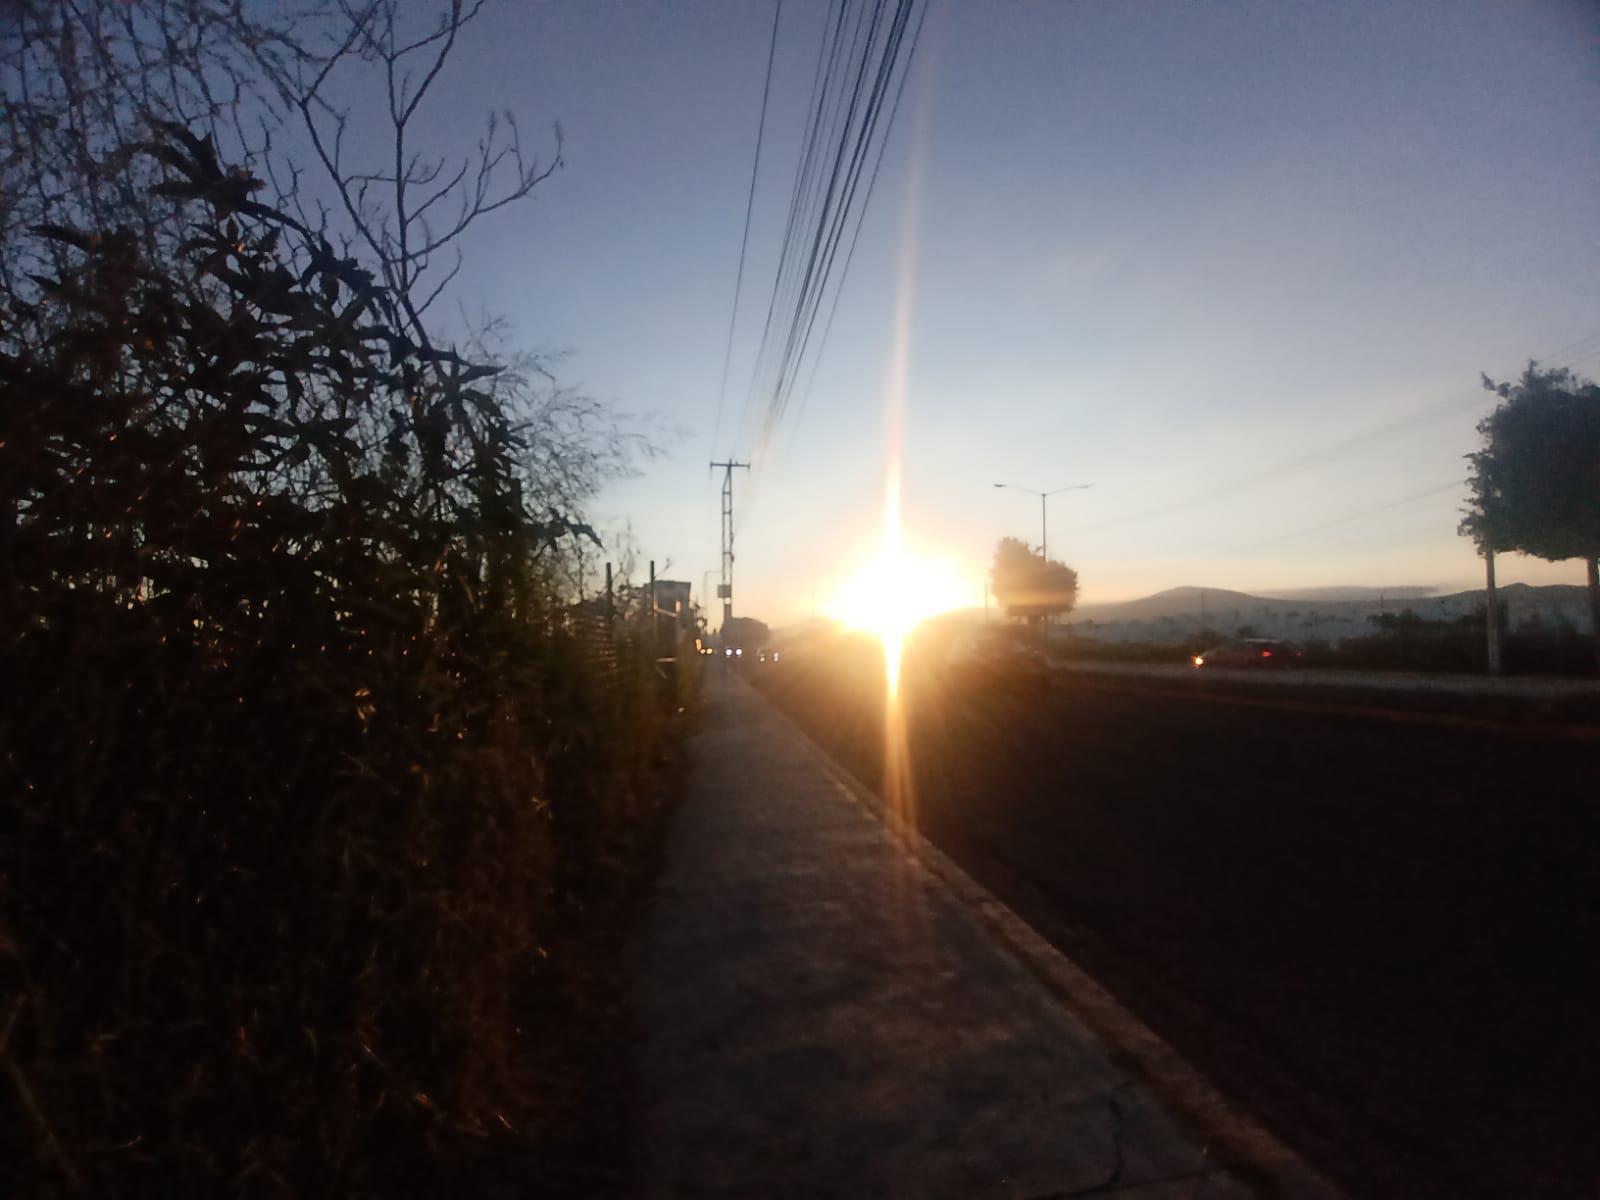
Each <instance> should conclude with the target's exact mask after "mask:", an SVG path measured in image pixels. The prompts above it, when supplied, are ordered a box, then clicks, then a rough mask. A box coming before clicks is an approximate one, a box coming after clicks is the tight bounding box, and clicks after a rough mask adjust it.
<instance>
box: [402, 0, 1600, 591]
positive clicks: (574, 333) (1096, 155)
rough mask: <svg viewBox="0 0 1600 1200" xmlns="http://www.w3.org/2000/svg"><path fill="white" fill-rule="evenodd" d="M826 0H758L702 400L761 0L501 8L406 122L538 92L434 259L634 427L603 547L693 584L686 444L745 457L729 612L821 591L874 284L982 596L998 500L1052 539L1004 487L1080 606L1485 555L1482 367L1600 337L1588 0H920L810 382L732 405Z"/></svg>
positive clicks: (1578, 577) (1580, 358)
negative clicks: (557, 145) (548, 143)
mask: <svg viewBox="0 0 1600 1200" xmlns="http://www.w3.org/2000/svg"><path fill="white" fill-rule="evenodd" d="M826 7H827V6H826V4H825V3H824V2H823V0H787V2H786V3H785V4H784V6H783V13H782V20H781V23H780V26H779V32H778V40H777V51H776V57H775V65H774V73H773V79H772V93H771V99H770V108H769V113H768V124H767V131H766V137H765V139H764V141H763V143H762V151H761V153H762V159H761V170H760V174H759V176H758V179H757V184H756V192H755V202H754V216H753V220H752V225H751V231H750V246H749V253H748V257H747V261H746V274H745V281H744V290H743V296H742V300H741V306H740V310H739V320H738V324H737V327H736V330H735V337H734V341H733V350H732V369H731V372H730V385H729V387H728V389H727V393H726V396H725V398H724V400H723V404H722V406H721V412H722V416H721V421H720V433H717V435H716V436H715V437H714V433H716V431H717V429H718V412H719V396H718V392H719V386H718V385H719V381H720V379H721V377H722V369H723V361H724V353H725V350H726V347H727V344H728V343H727V337H728V326H729V318H730V312H731V310H732V305H733V299H734V284H735V274H736V270H737V266H738V258H739V247H740V234H741V229H742V223H743V219H744V209H745V200H746V194H747V189H748V188H749V186H750V173H751V164H752V156H753V154H754V152H755V148H756V132H757V119H758V115H759V107H760V102H761V94H762V84H763V78H764V72H765V66H766V54H767V47H768V39H769V37H770V36H771V30H772V18H773V6H772V5H771V4H770V3H767V2H765V0H700V2H693V3H682V4H671V5H669V4H662V3H629V2H617V3H604V4H597V3H590V2H588V0H560V2H556V0H546V2H538V3H526V4H514V5H506V6H504V7H502V8H500V9H498V10H494V11H492V12H490V13H488V14H486V16H485V17H484V19H483V20H482V21H481V22H480V24H479V25H478V26H476V27H475V29H474V30H472V31H471V33H470V35H469V36H468V37H467V38H465V39H464V41H463V45H462V52H461V56H460V59H459V60H458V61H457V63H456V64H455V65H454V67H453V70H452V73H451V74H450V75H449V76H447V77H446V78H444V79H443V80H442V83H441V87H442V91H441V93H440V104H439V106H438V107H437V108H436V109H435V110H433V113H432V116H431V117H430V118H429V119H430V122H431V123H432V124H431V128H430V129H429V130H425V131H424V132H431V133H432V134H433V135H434V136H436V137H440V138H448V137H452V136H459V135H460V134H461V133H462V132H464V131H466V130H469V129H471V128H472V127H473V123H474V121H475V120H476V118H477V116H478V115H479V114H481V113H482V112H483V111H485V110H487V109H489V108H495V109H506V108H509V109H511V110H513V111H515V112H516V114H517V116H518V118H519V123H520V126H521V128H522V130H523V131H524V136H525V137H526V138H528V139H529V140H530V141H532V140H536V139H537V138H538V137H539V136H541V134H543V133H544V131H546V130H548V129H549V128H550V124H551V122H554V121H559V122H560V123H561V126H562V129H563V131H564V135H565V151H564V161H565V166H564V167H563V169H562V170H561V171H559V172H557V173H556V174H555V175H554V176H553V177H552V178H551V179H550V180H549V181H548V182H547V183H545V184H544V185H542V186H541V187H540V189H539V190H538V191H537V192H536V193H535V196H534V198H532V199H531V200H529V201H528V202H526V203H525V204H523V205H521V206H518V207H513V208H510V209H507V210H504V211H503V212H501V213H498V214H495V215H494V216H493V217H491V218H489V219H488V220H486V221H485V222H484V223H483V224H482V225H480V226H479V227H477V228H476V229H474V230H473V231H472V234H471V237H470V239H469V241H468V242H467V243H466V247H465V249H466V253H467V266H466V269H465V271H464V272H463V275H462V277H461V278H460V280H459V281H458V283H457V285H456V289H455V293H456V296H457V298H459V299H460V300H462V301H463V302H465V303H467V304H468V305H469V306H470V307H473V308H474V309H478V308H481V309H484V310H488V311H492V312H498V313H501V314H503V315H504V316H505V317H506V318H507V319H508V321H509V322H510V326H511V329H512V331H513V341H514V343H515V344H518V345H521V346H526V347H529V348H533V349H538V350H541V351H544V352H547V353H552V354H559V355H560V356H561V357H560V361H559V366H558V368H557V370H558V374H559V376H560V378H561V381H562V382H563V384H566V385H570V386H572V387H575V388H578V389H580V390H582V391H584V392H586V393H588V394H590V395H592V396H594V397H596V398H599V399H601V400H604V401H607V402H609V403H611V404H613V405H615V406H616V407H617V408H618V409H620V410H623V411H625V412H627V413H629V414H633V415H634V416H635V417H636V419H637V420H638V421H640V422H641V423H642V424H643V425H644V426H646V427H648V428H649V429H651V430H654V431H655V437H656V440H657V441H658V442H659V444H660V445H661V448H662V450H663V452H664V453H663V454H662V456H660V457H659V458H657V459H654V460H652V461H650V462H648V463H644V464H642V469H641V472H640V473H639V474H638V475H637V476H636V477H634V478H632V479H629V480H625V481H620V482H618V483H616V484H614V485H612V486H610V487H608V488H607V489H606V490H605V491H604V492H603V493H602V494H601V495H600V496H599V497H598V498H597V500H596V503H595V515H596V516H597V517H598V518H599V522H600V524H601V525H602V527H603V528H605V529H606V530H607V531H609V535H610V536H611V537H612V538H613V540H612V542H611V545H612V547H613V549H615V547H616V545H617V543H616V541H615V537H616V535H617V534H618V533H619V532H621V531H624V530H626V531H628V535H629V536H631V538H632V539H633V541H634V543H635V545H636V546H637V548H638V553H639V556H640V558H641V559H650V558H653V559H655V560H656V562H657V568H658V571H659V572H660V573H661V574H662V575H664V576H670V577H674V578H680V579H687V580H689V581H690V582H691V583H692V585H693V586H694V588H695V589H696V591H697V592H698V591H699V590H700V589H701V587H702V585H703V583H705V582H707V580H708V579H709V581H710V582H711V583H713V584H714V582H715V578H716V574H715V572H716V568H717V566H718V563H719V532H720V530H719V511H720V510H719V489H720V484H721V479H720V474H717V475H714V474H713V473H712V472H711V471H710V470H709V469H708V466H707V464H708V462H709V461H710V460H711V459H713V458H716V459H724V458H727V457H729V456H730V455H731V456H735V457H737V458H740V459H748V458H750V457H751V456H752V455H755V456H756V457H755V462H756V467H755V470H753V471H752V472H749V473H745V472H741V473H739V475H738V476H736V478H735V504H736V511H737V513H738V517H739V520H738V542H737V553H738V559H737V566H736V576H735V577H736V599H735V606H736V611H737V612H740V613H743V614H747V615H753V616H757V617H761V618H763V619H767V620H769V621H771V622H773V623H783V622H787V621H791V620H794V619H798V618H803V617H805V616H807V615H810V614H812V613H814V612H817V611H819V610H822V609H823V608H825V607H826V605H827V603H828V600H829V597H830V595H831V594H832V593H833V591H834V589H835V588H836V587H837V586H838V584H839V581H840V579H841V578H842V577H843V576H844V575H845V574H847V573H849V571H850V570H851V569H852V568H853V565H854V564H855V563H856V562H858V561H859V560H860V558H861V557H862V556H864V555H866V554H868V553H869V552H870V550H871V548H872V546H873V545H874V544H875V543H876V540H877V538H878V536H879V528H880V523H881V521H880V517H881V511H882V504H883V489H884V486H885V447H886V444H887V442H888V440H889V432H888V429H887V426H886V411H887V390H888V384H889V380H890V376H891V372H892V370H893V368H894V363H893V362H892V361H891V359H892V354H893V348H894V343H895V335H896V319H897V311H899V310H897V303H900V304H901V305H902V306H903V311H902V316H903V319H904V320H905V321H906V328H905V330H904V333H905V350H906V360H905V363H904V369H905V395H904V430H903V446H902V453H903V459H902V463H901V471H902V476H903V486H904V499H903V513H904V521H905V534H904V537H905V540H906V543H907V544H908V545H909V546H911V547H913V548H915V549H917V550H919V551H921V552H924V553H928V554H931V555H934V556H937V557H939V558H941V559H943V560H946V562H947V563H948V566H949V568H950V570H952V571H953V572H954V573H955V574H956V575H957V576H959V578H960V579H962V580H965V581H968V582H969V583H970V588H971V599H972V600H973V601H974V602H977V601H978V600H979V599H980V598H981V594H982V590H981V589H982V580H983V576H984V573H985V571H986V569H987V565H988V561H989V558H990V556H991V555H992V553H993V549H994V545H995V542H996V541H997V540H998V539H999V538H1000V537H1002V536H1017V537H1023V538H1026V539H1027V540H1029V541H1032V542H1037V541H1038V538H1039V505H1038V501H1037V500H1035V499H1033V498H1031V497H1029V496H1027V495H1024V494H1022V493H1021V492H1018V491H1012V490H1005V489H996V488H995V487H994V486H993V485H994V484H995V483H996V482H1007V483H1015V484H1019V485H1022V486H1024V487H1027V488H1033V489H1041V490H1043V489H1054V488H1058V487H1063V486H1065V485H1069V484H1092V485H1093V486H1092V487H1091V488H1088V489H1085V490H1081V491H1074V492H1068V493H1065V494H1063V495H1061V496H1058V497H1056V498H1055V499H1053V500H1052V501H1051V502H1050V514H1049V517H1050V536H1049V542H1050V550H1051V555H1052V557H1060V558H1064V559H1065V560H1066V561H1067V562H1068V563H1070V564H1071V565H1073V566H1074V567H1076V568H1077V570H1078V571H1079V575H1080V581H1081V592H1080V599H1081V600H1082V601H1083V602H1085V603H1091V602H1101V601H1109V600H1116V599H1123V598H1131V597H1135V596H1139V595H1144V594H1148V593H1151V592H1154V591H1158V590H1160V589H1163V588H1167V587H1173V586H1179V585H1204V586H1211V587H1227V588H1236V589H1239V590H1243V591H1253V590H1254V591H1267V590H1273V589H1287V588H1302V587H1314V586H1321V585H1338V584H1367V585H1373V586H1382V585H1389V586H1399V585H1418V584H1421V585H1433V586H1439V587H1445V588H1455V587H1466V586H1475V585H1478V584H1480V583H1481V578H1482V567H1481V563H1480V561H1479V560H1478V559H1477V558H1476V556H1475V553H1474V551H1473V548H1472V546H1471V544H1470V543H1469V542H1467V541H1466V540H1465V539H1463V538H1461V537H1459V536H1458V535H1457V534H1456V523H1457V521H1458V519H1459V515H1460V512H1459V510H1460V508H1461V505H1462V502H1463V496H1464V492H1465V489H1464V486H1463V485H1462V483H1461V481H1462V480H1463V479H1464V477H1465V473H1466V464H1465V462H1464V461H1463V456H1464V455H1466V454H1467V453H1468V452H1470V451H1471V450H1472V449H1474V447H1475V446H1476V444H1477V435H1476V433H1475V430H1474V425H1475V423H1476V421H1477V420H1478V419H1479V418H1480V417H1481V416H1482V415H1483V414H1484V413H1486V412H1487V411H1488V410H1489V408H1490V407H1491V405H1492V397H1490V396H1489V394H1488V393H1486V392H1483V391H1482V390H1481V389H1480V388H1479V387H1478V378H1479V372H1480V371H1487V372H1488V373H1489V374H1490V375H1492V376H1495V377H1497V378H1506V377H1511V376H1514V375H1515V374H1516V373H1517V372H1518V371H1519V370H1520V368H1521V366H1522V364H1523V363H1524V362H1525V361H1526V360H1527V359H1528V358H1530V357H1534V358H1538V359H1540V360H1541V361H1543V362H1546V363H1549V364H1552V365H1554V364H1567V363H1571V364H1573V365H1574V366H1575V367H1576V368H1577V369H1578V370H1579V371H1580V372H1587V373H1589V374H1590V375H1600V9H1597V8H1596V7H1595V6H1593V5H1591V4H1587V3H1583V2H1581V0H1567V2H1563V0H1545V2H1538V0H1530V2H1527V3H1516V4H1510V3H1504V2H1501V0H1496V2H1493V3H1476V2H1474V0H1453V2H1452V3H1450V4H1433V3H1421V2H1415V3H1368V2H1364V0H1346V2H1344V3H1339V4H1327V3H1320V2H1318V3H1293V2H1285V0H1273V2H1271V3H1259V4H1254V3H1226V4H1225V3H1189V2H1184V3H1159V2H1154V0H1151V2H1135V0H1129V2H1126V3H1124V2H1111V0H1102V2H1097V3H1088V2H1061V3H1004V2H1000V0H994V2H987V3H982V4H979V3H963V2H959V0H934V4H933V8H932V10H931V13H930V16H929V19H928V25H927V29H926V31H925V32H924V35H923V38H922V41H921V43H920V44H919V47H918V51H917V57H916V60H915V62H914V65H913V74H912V76H911V79H910V82H909V86H908V90H907V93H906V100H905V104H904V107H903V108H902V109H901V111H900V114H899V118H898V121H897V124H896V126H895V128H894V130H893V140H892V142H891V144H890V146H889V150H888V153H887V157H886V159H885V161H884V164H883V171H882V175H881V177H880V178H879V180H878V183H877V186H876V190H875V191H874V193H873V195H872V203H871V208H870V210H869V212H868V214H867V218H866V224H865V226H864V228H863V232H862V235H861V244H860V247H859V249H858V251H857V253H856V256H855V259H854V262H853V264H852V266H851V269H850V273H849V276H848V278H847V279H846V280H845V282H844V293H843V297H842V300H841V303H840V308H839V313H838V318H837V321H836V323H835V324H834V326H833V330H832V333H831V336H830V337H829V339H828V341H827V343H826V345H825V347H824V349H823V355H822V357H821V359H820V363H819V366H818V369H817V372H816V375H815V378H814V385H813V386H812V387H811V388H810V389H809V391H807V392H806V393H805V398H804V402H803V403H802V402H801V399H800V397H799V394H798V393H797V397H796V402H795V404H794V405H793V406H792V407H791V408H790V410H789V412H788V414H787V416H786V418H785V420H784V422H783V424H782V425H781V426H780V427H779V429H778V431H777V433H776V436H775V437H773V438H772V439H771V440H770V441H766V442H761V441H759V440H758V438H757V432H758V428H759V420H758V419H756V418H757V417H758V416H759V412H760V404H761V398H760V397H756V398H755V401H754V402H753V403H751V404H748V405H747V384H748V381H749V378H750V373H751V366H752V361H753V356H754V353H755V349H756V346H757V344H758V341H759V335H760V332H761V320H762V318H763V316H764V314H765V308H766V303H767V300H768V297H769V295H770V292H771V287H772V280H773V273H774V271H775V269H776V264H777V255H778V249H779V243H780V239H781V233H782V221H783V218H784V215H785V212H786V206H787V203H788V196H789V192H790V189H791V187H792V184H793V179H794V171H795V166H796V162H797V157H798V154H799V146H800V135H801V127H802V123H803V121H804V119H805V115H806V104H807V98H808V92H809V89H810V85H811V79H812V70H813V65H814V63H815V56H816V54H817V47H818V42H819V39H820V37H821V35H822V30H823V22H824V18H825V15H826ZM801 390H802V391H804V390H805V389H804V388H803V386H802V389H801ZM1419 414H1420V415H1419ZM707 572H710V573H711V574H710V575H709V577H708V576H707V574H706V573H707ZM1499 574H1500V578H1501V580H1502V581H1516V580H1523V581H1527V582H1532V583H1549V582H1570V583H1578V582H1581V581H1582V578H1583V571H1582V566H1581V564H1580V563H1577V562H1569V563H1560V564H1546V563H1542V562H1539V561H1537V560H1530V559H1524V558H1521V557H1519V556H1505V557H1503V558H1502V560H1501V562H1500V563H1499Z"/></svg>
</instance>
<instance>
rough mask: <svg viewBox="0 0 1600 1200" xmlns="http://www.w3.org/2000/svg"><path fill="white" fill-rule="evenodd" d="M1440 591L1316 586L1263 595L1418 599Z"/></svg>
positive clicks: (1310, 598)
mask: <svg viewBox="0 0 1600 1200" xmlns="http://www.w3.org/2000/svg"><path fill="white" fill-rule="evenodd" d="M1438 592H1439V589H1438V588H1436V587H1315V588H1275V589H1274V590H1272V591H1270V592H1262V593H1261V595H1262V597H1263V598H1264V599H1267V600H1302V601H1304V600H1321V601H1336V600H1377V599H1379V598H1387V599H1389V600H1416V599H1419V598H1421V597H1424V596H1434V595H1437V594H1438Z"/></svg>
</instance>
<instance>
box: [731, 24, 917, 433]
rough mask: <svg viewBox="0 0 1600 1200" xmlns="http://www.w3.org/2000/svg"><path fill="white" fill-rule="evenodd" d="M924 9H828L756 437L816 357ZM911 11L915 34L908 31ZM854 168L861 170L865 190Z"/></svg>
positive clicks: (767, 328)
mask: <svg viewBox="0 0 1600 1200" xmlns="http://www.w3.org/2000/svg"><path fill="white" fill-rule="evenodd" d="M926 11H927V10H926V4H924V5H923V7H922V10H921V12H920V13H918V12H917V5H916V0H893V3H890V0H874V2H873V3H872V4H871V6H870V7H866V6H862V7H860V8H858V9H857V10H856V11H855V13H854V14H853V17H854V19H853V20H852V19H851V16H852V14H851V13H850V12H849V4H848V0H845V2H844V3H840V4H839V5H838V6H837V7H835V8H834V9H832V10H831V17H832V19H831V22H830V28H829V29H828V30H825V32H824V39H823V45H822V47H821V48H820V51H819V79H818V81H817V82H816V83H815V84H814V86H813V94H812V103H811V111H810V116H809V118H808V121H807V124H806V138H805V145H804V149H803V152H802V154H801V156H800V162H799V165H798V168H797V170H796V176H795V187H794V191H793V194H792V196H791V200H790V212H789V221H788V223H787V226H786V228H785V231H784V241H783V245H782V248H781V250H780V253H779V262H778V269H777V271H776V273H775V275H774V279H773V288H772V296H771V300H770V301H769V304H768V319H767V321H766V322H765V325H764V327H763V329H762V341H761V345H760V350H759V351H758V353H757V356H756V364H755V369H754V371H753V372H752V376H751V383H750V392H749V394H748V395H747V397H746V402H745V422H744V423H745V424H746V425H747V426H748V424H749V418H750V417H751V416H752V415H753V413H752V409H754V408H755V406H756V404H757V402H758V397H764V398H765V405H764V407H765V414H764V419H763V420H762V424H761V428H760V441H761V444H765V443H766V442H767V441H769V440H770V438H771V435H772V433H773V432H774V431H775V429H776V428H777V426H778V425H779V423H780V422H781V420H782V418H783V416H784V413H785V412H786V410H787V408H788V404H789V400H790V397H791V396H792V394H793V391H794V387H795V385H796V383H797V381H798V379H799V378H800V375H801V372H802V369H803V368H804V366H805V364H806V361H807V359H808V358H810V359H811V361H812V362H813V363H815V361H816V360H815V358H814V357H812V352H813V348H815V351H816V354H817V355H818V356H820V354H821V350H822V347H823V345H824V344H825V343H826V340H827V326H826V325H825V326H824V329H823V336H822V339H821V341H817V340H816V332H817V331H816V325H817V318H818V316H819V314H820V313H821V312H822V309H823V305H824V302H825V301H826V299H827V297H828V292H829V289H830V288H832V289H833V291H834V298H835V301H836V300H837V295H838V291H839V289H840V288H842V287H843V283H844V278H845V276H846V275H847V274H848V270H849V264H850V262H851V259H852V258H853V248H854V246H855V244H856V241H857V239H858V238H859V234H860V228H861V222H862V221H863V219H864V216H865V212H866V209H867V207H868V205H869V204H870V201H871V195H872V191H873V186H872V185H873V181H875V179H876V176H877V173H878V165H879V164H881V162H882V157H883V152H884V147H885V146H886V145H887V141H888V138H889V136H890V132H891V129H892V126H893V123H894V117H895V114H896V113H897V112H898V110H899V97H900V96H901V94H902V93H903V90H904V85H905V79H906V75H907V74H908V72H909V70H910V63H911V58H912V55H913V54H914V53H915V47H916V43H917V40H918V35H920V32H921V29H922V24H923V21H924V19H925V18H926ZM914 16H915V18H916V23H915V30H916V33H915V34H911V30H912V28H913V26H912V20H913V17H914ZM908 34H910V35H911V36H910V37H909V40H908ZM897 74H898V76H899V78H898V80H897V78H896V76H897ZM897 84H898V86H896V85H897ZM891 96H892V97H893V103H892V104H891V103H890V98H891ZM886 114H887V121H886V120H885V116H886ZM824 132H825V134H826V137H825V139H824ZM869 162H870V163H871V164H872V165H873V169H872V171H871V172H870V174H869V173H868V172H867V170H866V168H867V164H868V163H869ZM863 175H868V180H867V188H866V190H865V191H864V192H863V191H862V190H861V184H862V177H863ZM846 233H850V234H851V237H850V242H849V247H848V248H847V251H846V254H845V259H844V264H845V265H844V271H843V272H842V273H836V271H835V268H836V266H837V264H838V261H839V249H840V246H841V243H843V242H844V240H845V235H846ZM829 311H830V313H831V311H832V309H830V310H829Z"/></svg>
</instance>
